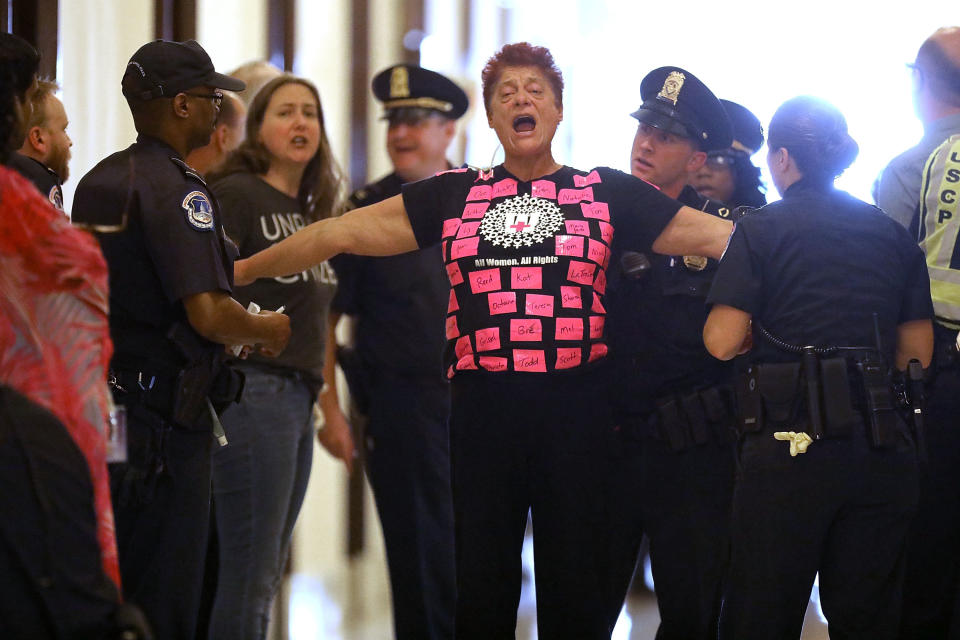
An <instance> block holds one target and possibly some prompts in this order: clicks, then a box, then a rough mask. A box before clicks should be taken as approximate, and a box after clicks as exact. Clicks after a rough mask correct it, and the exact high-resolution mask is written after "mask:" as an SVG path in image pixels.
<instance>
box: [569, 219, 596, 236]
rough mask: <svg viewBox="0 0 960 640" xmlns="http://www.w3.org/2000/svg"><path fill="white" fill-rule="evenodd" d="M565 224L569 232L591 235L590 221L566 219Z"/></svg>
mask: <svg viewBox="0 0 960 640" xmlns="http://www.w3.org/2000/svg"><path fill="white" fill-rule="evenodd" d="M563 224H564V226H566V228H567V233H576V234H578V235H581V236H588V235H590V223H589V222H587V221H586V220H566V221H564V223H563Z"/></svg>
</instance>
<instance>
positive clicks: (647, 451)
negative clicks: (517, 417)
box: [606, 67, 733, 640]
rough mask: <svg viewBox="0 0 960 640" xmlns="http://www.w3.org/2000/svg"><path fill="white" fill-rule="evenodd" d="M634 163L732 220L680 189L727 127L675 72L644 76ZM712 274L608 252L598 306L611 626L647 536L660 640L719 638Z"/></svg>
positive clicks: (726, 431)
mask: <svg viewBox="0 0 960 640" xmlns="http://www.w3.org/2000/svg"><path fill="white" fill-rule="evenodd" d="M640 92H641V96H642V98H643V104H642V105H641V106H640V108H639V109H638V110H637V111H635V112H634V113H633V114H631V115H632V116H633V117H634V118H636V119H637V120H638V121H639V124H638V127H637V133H636V136H635V138H634V143H633V149H632V153H631V169H632V172H633V175H635V176H637V177H639V178H643V179H645V180H647V181H648V182H651V183H652V184H654V185H655V186H657V187H659V188H660V189H661V190H662V191H663V192H664V193H666V194H667V195H669V196H671V197H674V198H676V199H678V200H680V202H682V203H683V204H685V205H688V206H690V207H693V208H695V209H700V210H702V211H706V212H707V213H711V214H713V215H717V216H720V217H724V218H726V217H729V215H730V211H729V210H728V209H726V208H724V207H723V206H722V205H720V203H717V202H714V201H710V200H707V199H706V198H703V197H701V196H699V195H698V194H697V193H696V191H694V190H693V188H692V187H690V186H689V184H688V182H689V180H690V179H691V178H692V177H693V176H694V174H695V173H696V172H697V171H698V170H699V169H700V168H701V167H702V166H703V164H704V162H705V161H706V157H707V153H709V152H711V151H714V150H717V149H726V148H728V147H729V146H730V143H731V140H732V134H731V128H730V122H729V120H728V119H727V116H726V113H725V111H724V109H723V107H722V106H721V104H720V102H719V101H718V100H717V98H716V96H715V95H714V94H713V93H712V92H711V91H710V89H708V88H707V86H706V85H704V84H703V82H701V81H700V80H699V79H698V78H697V77H696V76H694V75H693V74H692V73H690V72H689V71H686V70H684V69H680V68H679V67H661V68H659V69H655V70H653V71H651V72H650V73H649V74H647V76H646V77H645V78H644V79H643V81H642V83H641V85H640ZM716 267H717V262H716V260H713V259H708V258H706V257H703V256H662V255H642V254H638V253H634V252H622V253H618V252H614V254H613V258H612V260H611V267H610V269H609V271H608V273H609V282H608V290H607V298H606V305H607V311H608V313H609V316H608V318H609V320H608V327H609V332H610V333H609V336H610V343H611V354H612V355H613V357H614V364H615V367H614V371H615V377H614V382H613V384H611V389H613V390H614V400H613V401H614V405H615V406H616V407H617V408H618V410H619V411H618V412H619V422H620V425H619V426H620V435H621V437H622V438H623V439H624V443H623V444H624V449H623V452H622V456H623V457H622V458H620V460H619V461H618V464H615V465H613V466H612V468H613V469H614V470H615V473H614V475H613V480H614V486H613V487H612V495H613V496H615V498H616V499H617V502H616V503H615V505H614V507H613V508H614V509H615V510H616V511H617V512H618V514H617V516H616V517H617V518H618V521H619V522H620V525H619V526H618V527H617V528H615V529H614V530H613V531H612V536H613V541H612V543H611V545H610V548H609V552H610V557H611V570H612V572H613V581H612V584H613V585H614V593H613V597H612V599H611V604H612V605H613V606H612V608H611V611H610V613H611V624H613V623H615V622H616V618H617V615H618V614H619V611H620V604H621V603H622V601H623V596H624V594H625V591H626V589H627V587H628V585H629V581H630V578H631V576H632V575H633V569H634V566H635V564H636V561H637V550H638V547H639V545H640V541H641V538H642V536H643V534H644V533H646V534H647V536H648V537H649V539H650V558H651V564H652V569H653V577H654V582H655V588H656V592H657V603H658V607H659V609H660V618H661V623H660V628H659V631H658V633H657V638H660V639H665V638H684V639H687V640H691V639H695V638H714V637H716V628H717V620H718V619H719V608H720V581H721V577H722V573H723V566H724V561H725V558H726V541H727V530H728V526H727V520H728V517H729V504H730V500H731V492H732V488H733V438H732V435H731V434H732V423H733V414H732V412H731V391H730V388H729V385H728V378H729V368H728V367H727V365H726V363H721V362H719V361H717V360H715V359H714V358H712V357H711V356H710V354H709V353H707V351H706V349H705V348H704V346H703V340H702V336H701V334H702V329H703V322H704V320H705V319H706V312H707V309H706V305H705V300H706V296H707V292H708V291H709V287H710V283H711V281H712V279H713V276H714V273H715V272H716Z"/></svg>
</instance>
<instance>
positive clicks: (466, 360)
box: [457, 354, 477, 371]
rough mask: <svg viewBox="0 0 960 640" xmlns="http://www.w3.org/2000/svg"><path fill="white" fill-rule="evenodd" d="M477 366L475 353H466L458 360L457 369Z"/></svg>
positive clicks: (462, 369) (468, 368) (466, 369)
mask: <svg viewBox="0 0 960 640" xmlns="http://www.w3.org/2000/svg"><path fill="white" fill-rule="evenodd" d="M476 368H477V362H476V360H474V358H473V354H469V355H465V356H463V357H462V358H460V359H459V360H457V369H460V370H461V371H470V370H473V369H476Z"/></svg>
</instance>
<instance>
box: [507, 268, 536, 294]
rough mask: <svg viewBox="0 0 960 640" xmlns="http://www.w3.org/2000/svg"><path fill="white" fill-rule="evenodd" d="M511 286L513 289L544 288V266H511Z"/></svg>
mask: <svg viewBox="0 0 960 640" xmlns="http://www.w3.org/2000/svg"><path fill="white" fill-rule="evenodd" d="M510 286H511V287H512V288H513V289H542V288H543V268H542V267H510Z"/></svg>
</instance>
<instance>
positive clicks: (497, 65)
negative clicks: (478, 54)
mask: <svg viewBox="0 0 960 640" xmlns="http://www.w3.org/2000/svg"><path fill="white" fill-rule="evenodd" d="M507 67H537V68H538V69H540V70H541V71H543V74H544V75H545V76H546V78H547V81H548V82H549V83H550V86H551V87H552V88H553V95H554V97H555V98H556V101H557V107H559V108H563V74H562V73H560V69H559V68H557V64H556V63H555V62H554V61H553V54H551V53H550V49H547V48H546V47H535V46H533V45H532V44H530V43H529V42H515V43H513V44H505V45H503V48H502V49H500V51H497V52H496V53H495V54H493V56H492V57H491V58H490V59H489V60H487V65H486V66H485V67H484V68H483V73H481V74H480V79H481V81H482V82H483V107H484V109H486V111H487V115H488V116H489V115H490V99H491V97H493V89H494V87H496V86H497V82H499V81H500V75H501V74H502V73H503V70H504V69H506V68H507Z"/></svg>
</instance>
